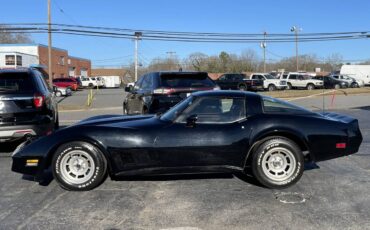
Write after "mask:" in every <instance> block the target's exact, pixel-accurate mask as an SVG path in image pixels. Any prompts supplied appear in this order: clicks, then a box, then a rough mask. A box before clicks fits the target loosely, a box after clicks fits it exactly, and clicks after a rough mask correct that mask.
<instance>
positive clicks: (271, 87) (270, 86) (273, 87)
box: [267, 84, 276, 91]
mask: <svg viewBox="0 0 370 230" xmlns="http://www.w3.org/2000/svg"><path fill="white" fill-rule="evenodd" d="M267 89H268V91H275V90H276V86H275V85H274V84H270V85H269V86H268V87H267Z"/></svg>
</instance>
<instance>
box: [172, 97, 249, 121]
mask: <svg viewBox="0 0 370 230" xmlns="http://www.w3.org/2000/svg"><path fill="white" fill-rule="evenodd" d="M245 105H246V103H245V98H226V97H225V98H221V97H204V98H198V99H196V100H195V101H194V102H193V104H192V105H191V106H189V107H188V108H187V109H186V110H185V111H184V112H183V113H182V114H181V115H180V116H179V117H178V119H177V122H186V118H187V117H189V116H191V115H197V117H198V120H197V123H205V124H206V123H230V122H234V121H238V120H241V119H243V118H245V117H246V106H245Z"/></svg>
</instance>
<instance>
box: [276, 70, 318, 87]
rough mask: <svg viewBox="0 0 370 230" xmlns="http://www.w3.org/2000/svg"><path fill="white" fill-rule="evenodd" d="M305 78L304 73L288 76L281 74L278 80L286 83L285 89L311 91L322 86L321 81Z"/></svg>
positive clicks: (289, 74) (294, 73)
mask: <svg viewBox="0 0 370 230" xmlns="http://www.w3.org/2000/svg"><path fill="white" fill-rule="evenodd" d="M305 76H306V75H305V74H304V73H298V72H291V73H288V74H283V76H281V77H280V79H281V80H286V81H287V89H300V88H301V89H302V88H305V89H308V90H313V89H316V88H322V87H323V86H324V83H323V81H321V80H317V79H315V78H311V77H305Z"/></svg>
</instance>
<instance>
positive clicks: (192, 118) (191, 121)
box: [186, 114, 198, 128]
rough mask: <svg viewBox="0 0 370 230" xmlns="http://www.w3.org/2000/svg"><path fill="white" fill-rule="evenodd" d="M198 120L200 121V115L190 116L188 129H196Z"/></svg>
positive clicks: (187, 119)
mask: <svg viewBox="0 0 370 230" xmlns="http://www.w3.org/2000/svg"><path fill="white" fill-rule="evenodd" d="M197 120H198V115H196V114H193V115H191V116H189V117H188V118H186V127H189V128H192V127H195V125H196V123H197Z"/></svg>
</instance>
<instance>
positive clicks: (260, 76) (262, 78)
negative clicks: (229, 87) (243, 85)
mask: <svg viewBox="0 0 370 230" xmlns="http://www.w3.org/2000/svg"><path fill="white" fill-rule="evenodd" d="M257 77H258V78H257V79H260V80H265V78H264V77H263V76H262V75H257Z"/></svg>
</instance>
